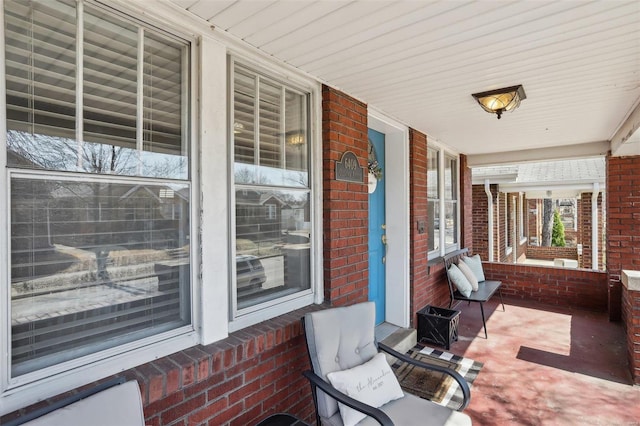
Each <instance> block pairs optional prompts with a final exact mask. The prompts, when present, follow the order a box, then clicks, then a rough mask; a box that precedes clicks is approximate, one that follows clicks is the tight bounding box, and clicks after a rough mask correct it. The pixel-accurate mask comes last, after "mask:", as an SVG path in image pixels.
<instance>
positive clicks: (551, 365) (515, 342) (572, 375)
mask: <svg viewBox="0 0 640 426" xmlns="http://www.w3.org/2000/svg"><path fill="white" fill-rule="evenodd" d="M505 302H506V303H505V306H506V312H502V306H501V305H500V306H499V305H498V303H496V301H491V302H490V303H488V304H486V305H485V313H486V316H487V318H488V319H487V330H488V334H489V338H488V339H485V338H484V331H483V329H482V319H481V316H480V306H479V305H478V304H477V303H472V304H471V305H467V304H466V303H464V304H459V305H458V306H457V307H456V309H459V310H461V315H460V324H459V335H460V339H459V341H458V342H456V343H454V344H453V345H452V346H451V349H450V350H449V351H450V352H453V353H455V354H456V355H461V356H465V357H468V358H472V359H474V360H476V361H480V362H482V363H484V366H483V367H482V370H481V371H480V374H479V375H478V377H477V379H476V380H475V382H474V383H473V386H472V388H471V404H470V405H469V407H467V409H466V410H465V412H466V413H467V414H469V415H470V416H471V418H472V419H473V423H474V425H640V386H632V381H631V374H630V372H629V368H628V363H627V357H626V343H625V335H624V329H623V326H622V324H621V323H612V322H609V320H608V317H607V315H606V314H604V313H594V312H587V311H581V310H570V309H563V308H556V307H548V306H543V305H536V304H532V303H524V302H520V301H513V300H506V299H505Z"/></svg>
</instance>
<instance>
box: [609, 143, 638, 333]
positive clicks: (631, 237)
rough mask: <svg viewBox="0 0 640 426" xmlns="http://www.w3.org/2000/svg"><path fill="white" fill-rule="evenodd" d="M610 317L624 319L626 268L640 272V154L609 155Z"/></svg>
mask: <svg viewBox="0 0 640 426" xmlns="http://www.w3.org/2000/svg"><path fill="white" fill-rule="evenodd" d="M606 202H607V271H608V272H609V316H610V317H611V319H612V320H619V319H620V318H621V309H620V305H621V281H620V274H621V271H622V270H623V269H630V270H635V271H640V156H634V157H608V158H607V198H606Z"/></svg>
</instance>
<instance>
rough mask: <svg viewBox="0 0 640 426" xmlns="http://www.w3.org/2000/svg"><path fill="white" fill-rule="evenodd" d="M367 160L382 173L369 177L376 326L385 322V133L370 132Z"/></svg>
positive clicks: (371, 280)
mask: <svg viewBox="0 0 640 426" xmlns="http://www.w3.org/2000/svg"><path fill="white" fill-rule="evenodd" d="M368 161H369V163H372V162H374V161H377V165H378V167H379V169H380V170H381V172H380V173H378V174H379V177H380V178H378V179H375V178H373V179H372V175H371V173H370V174H369V179H370V181H369V300H372V301H374V302H375V304H376V324H380V323H382V322H383V321H384V319H385V317H384V312H385V262H386V257H385V256H386V233H385V230H386V225H385V224H386V222H385V208H384V183H385V179H384V174H385V172H386V170H385V168H384V133H380V132H376V131H375V130H371V129H369V159H368ZM372 180H374V181H375V185H373V184H372ZM374 186H375V189H374Z"/></svg>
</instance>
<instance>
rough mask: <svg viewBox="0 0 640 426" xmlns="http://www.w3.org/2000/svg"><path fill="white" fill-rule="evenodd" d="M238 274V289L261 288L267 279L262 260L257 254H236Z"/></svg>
mask: <svg viewBox="0 0 640 426" xmlns="http://www.w3.org/2000/svg"><path fill="white" fill-rule="evenodd" d="M236 274H237V275H236V276H237V277H238V290H248V289H252V288H260V287H262V284H264V282H265V281H267V276H266V275H265V273H264V267H263V266H262V262H260V259H258V258H257V257H256V256H250V255H246V254H243V255H238V256H236Z"/></svg>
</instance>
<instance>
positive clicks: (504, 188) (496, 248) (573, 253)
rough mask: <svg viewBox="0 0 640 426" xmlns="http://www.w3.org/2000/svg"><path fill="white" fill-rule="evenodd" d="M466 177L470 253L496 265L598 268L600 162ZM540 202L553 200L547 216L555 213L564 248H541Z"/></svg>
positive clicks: (537, 165)
mask: <svg viewBox="0 0 640 426" xmlns="http://www.w3.org/2000/svg"><path fill="white" fill-rule="evenodd" d="M472 173H473V191H474V197H476V200H477V202H475V203H474V212H475V213H474V248H475V250H476V251H478V252H480V253H482V254H483V255H484V256H485V257H486V258H488V259H493V260H496V261H500V262H513V263H515V262H521V261H524V259H526V258H532V259H544V260H554V259H566V258H569V259H572V260H576V261H577V265H578V267H580V268H588V269H599V270H603V269H604V263H603V259H604V255H603V253H604V251H605V240H604V237H603V229H604V226H605V224H604V214H603V212H604V204H603V202H602V199H603V194H604V193H605V191H606V187H605V176H606V172H605V160H604V158H588V159H576V160H563V161H550V162H530V163H523V164H519V165H510V166H492V167H478V168H474V169H473V172H472ZM487 189H488V191H489V192H490V193H491V201H487V200H488V194H487ZM544 199H551V200H552V201H553V202H552V210H551V211H552V213H553V210H555V209H558V210H559V212H560V214H561V219H562V220H563V223H564V225H565V232H566V233H567V235H568V236H569V238H568V239H569V244H568V246H567V247H541V246H542V243H541V241H542V227H543V221H544V219H543V210H544V206H543V205H544V203H543V200H544ZM489 205H491V207H489ZM490 216H491V218H489V217H490ZM551 219H552V220H553V216H551ZM488 223H492V224H493V227H492V229H490V228H489V226H488ZM594 224H595V227H594V226H592V225H594ZM514 242H515V243H514ZM594 243H595V244H594ZM514 246H515V249H514ZM489 247H491V249H490V248H489ZM593 247H595V250H593ZM490 250H491V251H490ZM593 259H597V260H596V262H595V263H593ZM592 265H595V266H592Z"/></svg>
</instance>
